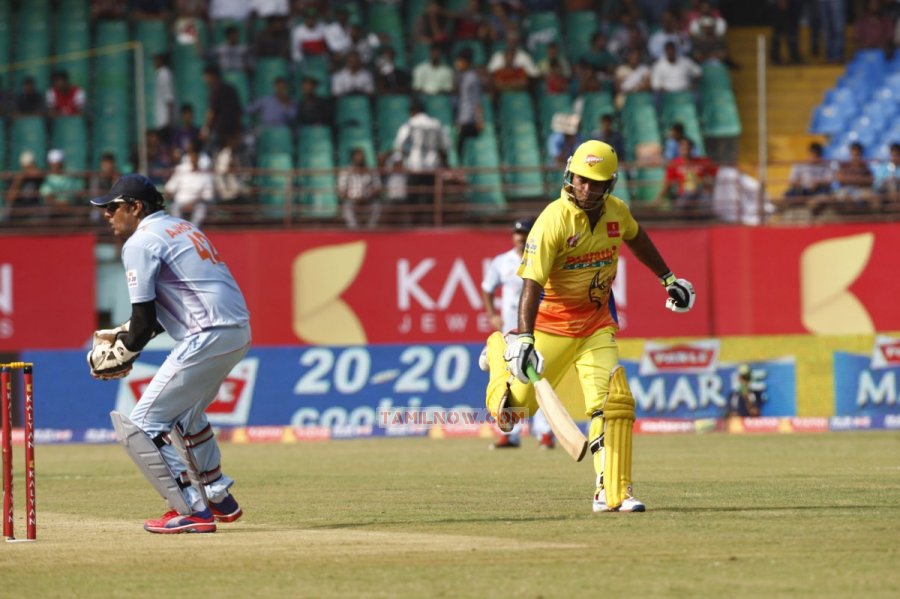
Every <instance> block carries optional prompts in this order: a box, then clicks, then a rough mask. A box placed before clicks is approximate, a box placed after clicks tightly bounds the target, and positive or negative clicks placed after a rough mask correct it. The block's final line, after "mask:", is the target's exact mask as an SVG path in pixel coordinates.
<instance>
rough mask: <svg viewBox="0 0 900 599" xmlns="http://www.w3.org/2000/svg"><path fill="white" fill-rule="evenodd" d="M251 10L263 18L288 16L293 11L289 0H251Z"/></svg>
mask: <svg viewBox="0 0 900 599" xmlns="http://www.w3.org/2000/svg"><path fill="white" fill-rule="evenodd" d="M250 10H252V11H253V12H254V13H256V16H257V17H259V18H261V19H267V18H269V17H286V16H288V14H289V13H290V11H291V7H290V3H289V2H288V0H250Z"/></svg>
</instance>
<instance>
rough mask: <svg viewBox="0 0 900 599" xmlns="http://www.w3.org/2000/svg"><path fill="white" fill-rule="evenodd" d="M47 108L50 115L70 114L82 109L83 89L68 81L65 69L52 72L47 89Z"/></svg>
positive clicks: (77, 112) (79, 112) (79, 111)
mask: <svg viewBox="0 0 900 599" xmlns="http://www.w3.org/2000/svg"><path fill="white" fill-rule="evenodd" d="M47 109H48V110H49V111H50V116H71V115H73V114H81V112H82V110H84V90H83V89H81V88H80V87H78V86H77V85H72V84H71V83H70V82H69V74H68V73H67V72H66V71H56V72H55V73H53V81H52V85H51V87H50V89H48V90H47Z"/></svg>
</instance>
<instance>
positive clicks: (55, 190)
mask: <svg viewBox="0 0 900 599" xmlns="http://www.w3.org/2000/svg"><path fill="white" fill-rule="evenodd" d="M65 159H66V154H65V152H63V151H62V150H59V149H56V148H54V149H52V150H50V151H49V152H47V169H48V170H47V177H46V178H45V179H44V183H43V184H42V185H41V199H42V201H43V203H44V204H45V205H46V206H57V207H58V206H73V205H75V204H76V203H77V202H78V200H79V199H80V195H81V192H82V191H83V190H84V181H83V180H82V179H81V178H80V177H73V176H71V175H67V174H66V173H65V168H66V167H65Z"/></svg>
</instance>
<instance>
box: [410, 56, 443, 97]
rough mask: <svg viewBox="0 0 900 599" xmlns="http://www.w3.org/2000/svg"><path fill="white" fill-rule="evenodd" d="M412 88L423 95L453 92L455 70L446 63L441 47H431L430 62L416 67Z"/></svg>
mask: <svg viewBox="0 0 900 599" xmlns="http://www.w3.org/2000/svg"><path fill="white" fill-rule="evenodd" d="M412 88H413V90H414V91H417V92H419V93H422V94H448V93H450V92H452V91H453V69H451V68H450V66H449V65H447V64H445V63H444V53H443V51H442V50H441V47H440V46H436V45H435V46H431V53H430V55H429V60H428V61H427V62H423V63H420V64H418V65H416V68H415V69H414V70H413V82H412Z"/></svg>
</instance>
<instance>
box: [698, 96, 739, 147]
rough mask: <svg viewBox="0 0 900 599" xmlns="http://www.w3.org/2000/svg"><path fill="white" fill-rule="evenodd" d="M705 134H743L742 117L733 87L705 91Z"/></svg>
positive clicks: (734, 135)
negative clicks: (739, 113)
mask: <svg viewBox="0 0 900 599" xmlns="http://www.w3.org/2000/svg"><path fill="white" fill-rule="evenodd" d="M703 134H704V135H705V136H706V137H737V136H739V135H740V134H741V119H740V116H739V115H738V110H737V102H736V101H735V99H734V92H732V91H731V89H730V88H729V89H720V90H717V91H710V92H706V93H704V96H703Z"/></svg>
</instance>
